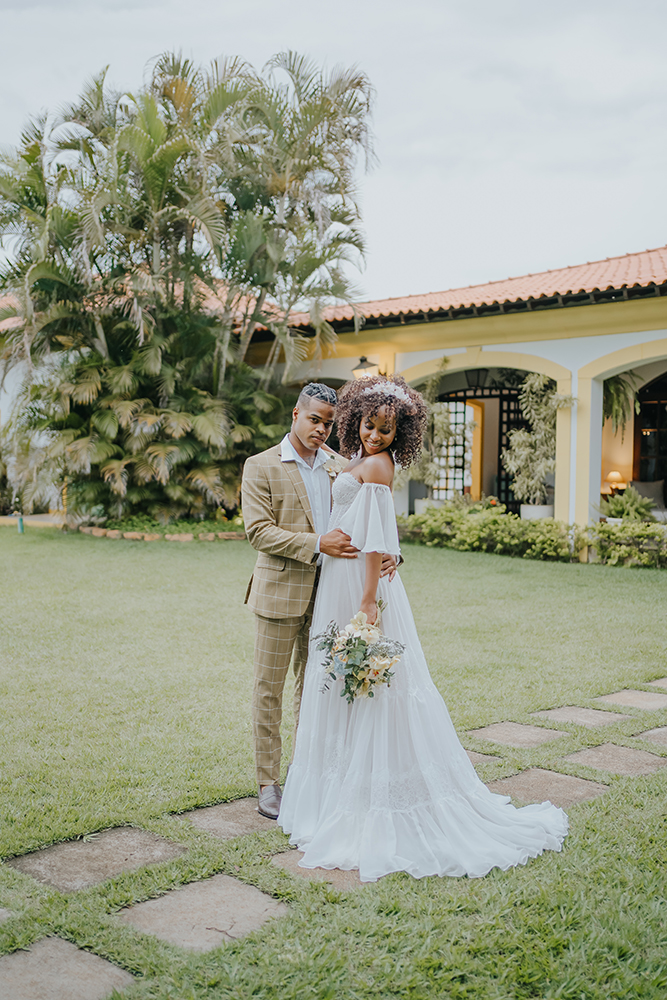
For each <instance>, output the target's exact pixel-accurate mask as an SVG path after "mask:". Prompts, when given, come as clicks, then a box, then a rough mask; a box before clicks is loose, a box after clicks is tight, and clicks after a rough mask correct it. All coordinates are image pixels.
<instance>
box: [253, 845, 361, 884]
mask: <svg viewBox="0 0 667 1000" xmlns="http://www.w3.org/2000/svg"><path fill="white" fill-rule="evenodd" d="M302 857H303V851H285V853H284V854H276V855H275V856H274V857H273V858H271V863H272V864H274V865H277V866H278V867H279V868H282V869H283V871H286V872H289V873H290V875H297V876H298V877H299V878H306V879H309V880H310V881H311V882H330V883H331V885H333V886H334V887H335V888H336V889H341V890H342V891H343V892H347V891H348V890H349V889H358V888H359V886H361V885H363V884H364V883H363V882H362V881H361V879H360V878H359V872H358V871H349V872H345V871H343V870H342V869H340V868H301V867H300V865H299V861H301V858H302Z"/></svg>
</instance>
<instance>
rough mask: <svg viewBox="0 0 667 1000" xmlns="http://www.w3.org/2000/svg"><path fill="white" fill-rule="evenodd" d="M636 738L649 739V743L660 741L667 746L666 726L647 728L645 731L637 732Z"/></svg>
mask: <svg viewBox="0 0 667 1000" xmlns="http://www.w3.org/2000/svg"><path fill="white" fill-rule="evenodd" d="M636 739H639V740H650V741H651V743H662V744H663V745H664V746H667V726H658V728H657V729H647V730H646V732H645V733H637V736H636Z"/></svg>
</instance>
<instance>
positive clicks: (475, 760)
mask: <svg viewBox="0 0 667 1000" xmlns="http://www.w3.org/2000/svg"><path fill="white" fill-rule="evenodd" d="M466 753H467V754H468V758H469V760H470V763H471V764H497V763H498V761H499V760H502V757H493V756H492V755H491V754H490V753H478V752H477V751H476V750H466Z"/></svg>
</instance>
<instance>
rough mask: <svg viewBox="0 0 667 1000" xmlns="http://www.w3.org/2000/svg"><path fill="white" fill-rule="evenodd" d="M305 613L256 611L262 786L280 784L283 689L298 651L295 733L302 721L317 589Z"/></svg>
mask: <svg viewBox="0 0 667 1000" xmlns="http://www.w3.org/2000/svg"><path fill="white" fill-rule="evenodd" d="M316 589H317V588H316V587H313V594H312V597H311V599H310V603H309V604H308V607H307V609H306V611H305V613H304V614H302V615H299V616H298V617H295V618H264V617H262V615H258V614H255V681H254V686H253V693H252V731H253V737H254V742H255V764H256V768H257V784H258V785H278V784H279V783H280V757H281V753H282V742H281V738H280V723H281V720H282V710H283V689H284V687H285V679H286V677H287V672H288V670H289V665H290V661H291V660H292V654H294V664H293V666H294V732H295V738H296V727H297V725H298V723H299V709H300V707H301V694H302V692H303V677H304V672H305V669H306V662H307V660H308V635H309V632H310V624H311V621H312V618H313V605H314V603H315V591H316Z"/></svg>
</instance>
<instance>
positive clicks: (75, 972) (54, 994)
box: [0, 937, 134, 1000]
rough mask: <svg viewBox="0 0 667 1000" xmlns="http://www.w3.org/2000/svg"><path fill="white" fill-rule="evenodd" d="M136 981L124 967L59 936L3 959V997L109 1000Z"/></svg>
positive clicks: (0, 965) (0, 983) (15, 999)
mask: <svg viewBox="0 0 667 1000" xmlns="http://www.w3.org/2000/svg"><path fill="white" fill-rule="evenodd" d="M133 982H134V978H133V977H132V976H131V975H130V973H129V972H125V970H124V969H119V968H118V966H117V965H112V964H111V962H107V961H106V959H104V958H100V957H99V955H91V953H90V952H89V951H82V950H81V949H80V948H77V947H76V945H73V944H72V943H71V941H63V940H62V939H61V938H57V937H51V938H43V939H42V940H41V941H37V943H36V944H33V945H32V947H31V948H30V949H29V950H28V951H15V952H13V953H12V954H11V955H4V956H3V957H2V958H0V997H2V998H3V1000H106V998H107V997H108V996H109V994H110V993H111V992H112V990H124V989H125V988H126V987H127V986H130V985H131V984H132V983H133Z"/></svg>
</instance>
